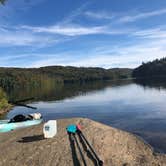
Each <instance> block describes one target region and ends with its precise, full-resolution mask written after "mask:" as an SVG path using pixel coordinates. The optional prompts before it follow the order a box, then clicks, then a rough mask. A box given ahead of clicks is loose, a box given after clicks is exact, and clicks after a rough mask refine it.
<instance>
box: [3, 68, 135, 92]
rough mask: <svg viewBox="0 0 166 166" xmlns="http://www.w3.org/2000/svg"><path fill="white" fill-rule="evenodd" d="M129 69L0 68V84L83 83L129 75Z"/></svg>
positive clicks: (9, 87)
mask: <svg viewBox="0 0 166 166" xmlns="http://www.w3.org/2000/svg"><path fill="white" fill-rule="evenodd" d="M131 73H132V70H131V69H118V68H116V69H103V68H91V67H90V68H84V67H70V66H68V67H63V66H51V67H41V68H29V69H26V68H0V86H1V87H2V88H4V89H5V90H10V89H14V88H18V87H20V86H21V87H27V86H33V87H42V86H43V85H47V86H51V85H54V84H66V83H75V82H80V83H85V82H88V81H95V80H115V79H122V78H129V77H131Z"/></svg>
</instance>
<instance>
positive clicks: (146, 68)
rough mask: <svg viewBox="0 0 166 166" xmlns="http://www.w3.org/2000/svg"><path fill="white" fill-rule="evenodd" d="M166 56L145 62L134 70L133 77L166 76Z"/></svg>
mask: <svg viewBox="0 0 166 166" xmlns="http://www.w3.org/2000/svg"><path fill="white" fill-rule="evenodd" d="M165 76H166V58H162V59H156V60H154V61H152V62H148V63H143V64H142V65H141V66H139V67H138V68H136V69H135V70H134V71H133V77H137V78H138V77H144V78H145V77H146V78H148V77H165Z"/></svg>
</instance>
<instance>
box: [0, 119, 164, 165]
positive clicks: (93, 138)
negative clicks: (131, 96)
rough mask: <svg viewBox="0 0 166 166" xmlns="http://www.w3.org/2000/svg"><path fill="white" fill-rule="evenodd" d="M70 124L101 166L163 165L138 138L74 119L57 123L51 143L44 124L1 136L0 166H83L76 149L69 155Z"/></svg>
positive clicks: (162, 157)
mask: <svg viewBox="0 0 166 166" xmlns="http://www.w3.org/2000/svg"><path fill="white" fill-rule="evenodd" d="M69 124H81V125H82V127H83V129H82V130H83V133H84V135H85V137H86V138H87V139H88V140H89V142H90V144H91V145H92V146H93V148H94V149H95V151H96V153H97V154H98V155H99V157H100V158H101V159H102V160H103V161H104V166H165V165H166V155H164V154H157V153H154V152H153V149H152V148H151V147H150V146H149V145H147V144H146V143H145V142H144V141H142V140H141V139H140V138H137V137H136V136H134V135H132V134H130V133H127V132H124V131H121V130H118V129H115V128H112V127H109V126H106V125H103V124H100V123H98V122H94V121H92V120H89V119H82V118H75V119H62V120H58V134H57V135H56V136H55V137H54V138H52V139H43V133H42V127H43V124H41V125H38V126H35V127H30V128H26V129H20V130H17V131H12V132H9V133H0V166H73V165H74V163H73V159H76V158H78V159H79V161H80V163H81V165H83V163H82V160H81V156H80V153H79V151H78V148H77V146H76V147H75V148H76V154H77V155H75V156H74V155H72V151H73V149H71V144H70V141H69V138H68V134H67V133H66V126H67V125H69ZM78 141H79V139H78ZM79 145H80V147H81V150H82V152H83V153H84V157H85V160H86V163H87V166H91V165H92V166H93V165H94V161H93V160H92V158H91V157H90V156H89V155H87V153H86V151H85V149H83V146H82V144H81V143H80V142H79ZM72 148H73V147H72Z"/></svg>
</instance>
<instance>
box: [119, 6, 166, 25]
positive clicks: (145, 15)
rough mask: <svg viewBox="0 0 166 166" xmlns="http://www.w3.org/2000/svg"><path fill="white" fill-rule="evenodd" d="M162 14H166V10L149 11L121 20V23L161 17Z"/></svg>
mask: <svg viewBox="0 0 166 166" xmlns="http://www.w3.org/2000/svg"><path fill="white" fill-rule="evenodd" d="M162 14H166V8H164V9H159V10H153V11H148V12H139V13H138V14H136V15H128V16H124V17H121V18H120V19H119V22H134V21H137V20H140V19H146V18H149V17H153V16H159V15H162Z"/></svg>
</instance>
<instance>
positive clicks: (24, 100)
mask: <svg viewBox="0 0 166 166" xmlns="http://www.w3.org/2000/svg"><path fill="white" fill-rule="evenodd" d="M30 100H34V97H31V98H26V99H22V100H16V101H9V103H11V104H12V103H14V104H16V103H23V102H26V101H30Z"/></svg>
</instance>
